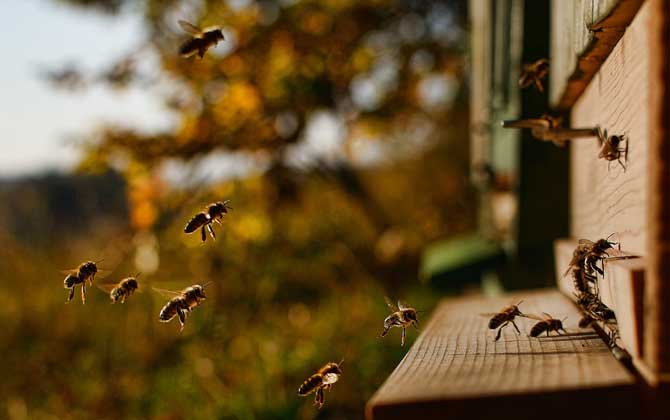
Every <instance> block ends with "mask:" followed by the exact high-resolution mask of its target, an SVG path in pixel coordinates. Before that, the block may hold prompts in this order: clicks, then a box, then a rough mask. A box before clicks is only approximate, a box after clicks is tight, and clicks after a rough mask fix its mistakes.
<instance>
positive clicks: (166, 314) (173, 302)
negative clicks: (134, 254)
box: [153, 283, 209, 331]
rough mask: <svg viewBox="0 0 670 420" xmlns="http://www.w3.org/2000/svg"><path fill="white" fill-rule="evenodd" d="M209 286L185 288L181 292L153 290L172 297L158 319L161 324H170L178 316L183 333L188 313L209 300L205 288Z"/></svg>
mask: <svg viewBox="0 0 670 420" xmlns="http://www.w3.org/2000/svg"><path fill="white" fill-rule="evenodd" d="M207 284H209V283H207ZM207 284H205V285H204V286H201V285H199V284H195V285H193V286H189V287H187V288H185V289H184V290H182V291H181V292H175V291H172V290H165V289H158V288H155V287H154V288H153V289H154V290H155V291H157V292H158V293H161V294H162V295H163V296H166V297H170V300H169V301H168V302H167V303H166V304H165V305H164V306H163V308H162V309H161V311H160V313H159V314H158V319H159V320H160V321H161V322H170V321H171V320H172V318H174V317H175V316H176V317H177V318H178V319H179V325H180V328H179V331H183V329H184V324H185V323H186V316H187V315H188V313H189V312H191V311H192V310H193V308H195V307H196V306H198V305H200V303H201V302H202V301H203V300H205V299H206V298H207V296H205V286H207Z"/></svg>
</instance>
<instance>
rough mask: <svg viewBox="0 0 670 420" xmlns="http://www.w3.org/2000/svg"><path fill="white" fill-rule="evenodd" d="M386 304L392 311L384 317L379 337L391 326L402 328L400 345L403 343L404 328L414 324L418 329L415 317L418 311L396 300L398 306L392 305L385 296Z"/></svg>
mask: <svg viewBox="0 0 670 420" xmlns="http://www.w3.org/2000/svg"><path fill="white" fill-rule="evenodd" d="M386 305H388V307H389V308H390V309H391V310H392V311H393V313H392V314H391V315H389V316H387V317H386V319H384V331H382V334H381V337H384V336H385V335H386V334H387V333H388V332H389V330H390V329H391V328H393V327H400V328H402V336H401V338H400V345H401V346H404V345H405V334H406V330H405V329H406V328H407V327H408V326H410V325H414V328H416V329H417V330H418V329H419V327H418V325H419V320H418V318H417V313H418V311H417V310H416V309H414V308H408V307H407V306H405V305H404V304H403V303H402V302H400V301H398V306H396V305H394V304H393V302H391V300H390V299H389V298H386Z"/></svg>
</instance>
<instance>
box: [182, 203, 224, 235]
mask: <svg viewBox="0 0 670 420" xmlns="http://www.w3.org/2000/svg"><path fill="white" fill-rule="evenodd" d="M229 202H230V200H226V201H218V202H216V203H212V204H210V205H209V206H207V209H205V210H203V211H201V212H199V213H197V214H196V215H195V216H193V217H192V218H191V220H189V222H188V223H187V224H186V227H185V228H184V233H193V232H195V231H196V230H198V229H200V237H201V239H202V241H203V242H205V241H206V240H207V234H206V233H205V228H207V231H209V235H210V236H211V237H212V239H213V240H216V233H214V228H213V227H212V223H214V222H216V223H218V224H221V219H223V215H224V214H226V213H228V210H229V209H232V207H230V206H229V205H228V203H229Z"/></svg>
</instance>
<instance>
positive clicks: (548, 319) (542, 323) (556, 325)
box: [526, 312, 567, 337]
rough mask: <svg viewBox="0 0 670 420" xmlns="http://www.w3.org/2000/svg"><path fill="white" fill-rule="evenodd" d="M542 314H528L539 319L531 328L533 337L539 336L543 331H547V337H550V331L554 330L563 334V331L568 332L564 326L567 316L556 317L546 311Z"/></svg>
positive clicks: (529, 316)
mask: <svg viewBox="0 0 670 420" xmlns="http://www.w3.org/2000/svg"><path fill="white" fill-rule="evenodd" d="M542 315H543V316H542V317H539V316H537V315H526V316H527V317H528V318H531V319H535V320H537V321H539V322H538V323H537V324H535V325H533V328H531V329H530V336H531V337H539V336H540V334H542V333H547V337H549V333H550V332H552V331H556V333H557V334H558V335H561V331H563V332H565V333H567V331H566V330H565V328H563V321H565V318H563V319H562V320H561V319H555V318H552V316H551V315H549V314H548V313H546V312H542Z"/></svg>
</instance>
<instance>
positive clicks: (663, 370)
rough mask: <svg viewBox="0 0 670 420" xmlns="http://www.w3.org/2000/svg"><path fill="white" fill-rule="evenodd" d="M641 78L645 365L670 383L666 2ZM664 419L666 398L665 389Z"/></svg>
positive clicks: (653, 6) (655, 20)
mask: <svg viewBox="0 0 670 420" xmlns="http://www.w3.org/2000/svg"><path fill="white" fill-rule="evenodd" d="M646 6H648V8H649V10H650V11H649V14H650V16H651V18H650V20H649V22H648V25H649V26H648V28H649V29H648V30H649V33H650V36H649V39H648V44H647V45H646V47H647V51H648V54H649V64H648V71H647V74H646V78H647V80H649V82H648V83H649V85H650V86H653V89H651V92H650V94H649V96H648V103H647V104H646V106H647V108H646V109H647V113H648V120H649V133H648V141H649V146H648V149H649V156H650V157H651V159H650V161H649V164H648V172H647V179H648V188H649V191H650V194H649V199H648V203H647V215H646V218H647V220H648V235H647V243H648V245H647V248H648V250H649V253H648V258H647V260H648V267H647V278H646V283H645V320H644V322H645V361H646V362H647V364H648V365H649V366H650V369H651V371H652V372H654V373H655V374H657V377H658V379H659V380H661V381H664V382H666V383H667V382H670V331H669V330H670V329H669V328H668V326H669V325H670V286H669V283H668V280H669V279H670V197H669V194H670V53H669V52H670V1H669V0H650V1H648V3H647V5H646ZM664 388H665V390H666V392H665V394H664V395H665V398H661V399H660V400H663V399H664V400H665V401H666V403H665V404H666V406H665V410H664V411H665V412H666V413H667V409H668V408H669V407H667V405H668V403H667V401H670V399H668V398H667V395H668V394H669V393H670V392H668V390H667V386H664Z"/></svg>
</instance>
